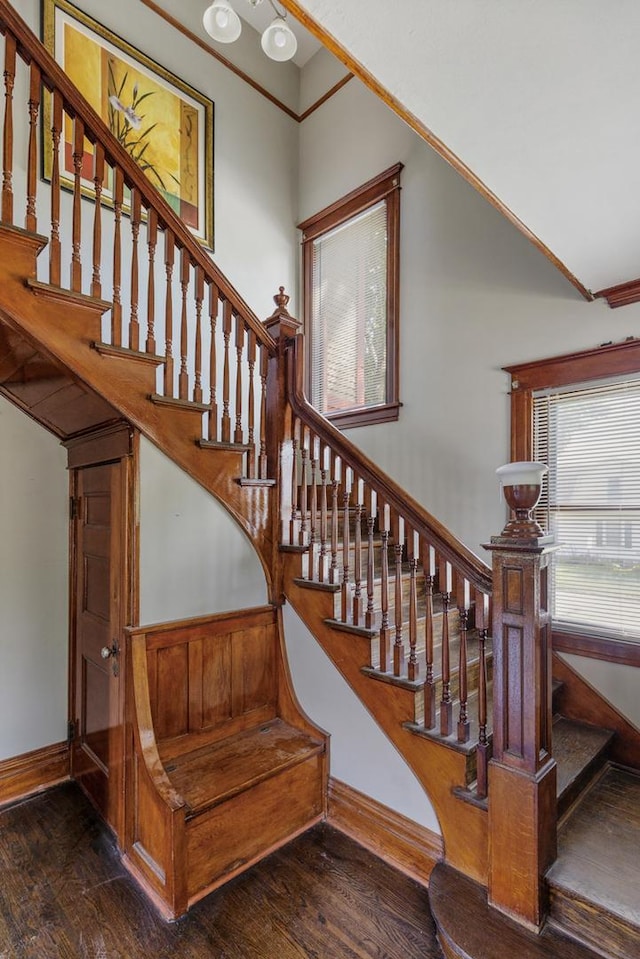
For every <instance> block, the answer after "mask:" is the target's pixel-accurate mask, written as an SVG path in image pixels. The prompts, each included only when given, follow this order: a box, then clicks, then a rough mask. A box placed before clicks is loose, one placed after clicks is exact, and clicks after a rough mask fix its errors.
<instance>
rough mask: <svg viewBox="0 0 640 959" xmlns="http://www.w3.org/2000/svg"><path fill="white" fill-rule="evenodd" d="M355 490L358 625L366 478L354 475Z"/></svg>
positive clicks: (357, 619) (355, 607)
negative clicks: (358, 477)
mask: <svg viewBox="0 0 640 959" xmlns="http://www.w3.org/2000/svg"><path fill="white" fill-rule="evenodd" d="M353 488H354V490H355V491H356V504H355V506H356V525H355V534H354V555H353V582H354V590H353V622H354V624H355V625H356V626H358V625H359V624H360V619H361V617H362V606H363V603H362V510H363V502H364V480H361V479H357V480H356V478H355V477H354V487H353Z"/></svg>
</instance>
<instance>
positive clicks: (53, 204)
mask: <svg viewBox="0 0 640 959" xmlns="http://www.w3.org/2000/svg"><path fill="white" fill-rule="evenodd" d="M0 29H1V30H2V32H3V33H4V97H3V100H4V116H3V122H2V133H3V144H2V194H1V198H0V218H1V222H2V224H4V225H9V226H17V227H24V228H25V229H27V230H29V231H30V232H33V233H36V232H39V233H40V234H44V235H45V236H46V237H47V239H48V256H46V254H45V255H43V256H42V257H41V258H40V262H39V267H38V269H39V277H38V278H39V279H40V280H41V281H43V282H46V283H49V284H52V285H53V286H55V287H62V288H63V289H66V290H68V291H70V292H73V293H75V294H84V295H87V296H91V297H94V298H98V299H102V300H104V301H106V302H107V303H108V309H107V311H106V313H105V314H104V320H103V329H102V340H103V342H104V343H105V344H106V345H108V346H110V347H112V348H116V349H118V350H120V349H125V350H129V351H132V352H133V353H135V354H139V355H140V354H142V355H146V356H149V357H151V358H154V357H155V358H157V362H158V365H159V373H158V382H157V391H158V394H159V395H161V396H162V397H164V398H165V399H169V400H175V401H176V402H177V403H178V404H185V403H187V404H196V408H201V409H202V412H203V439H204V440H206V441H209V442H213V443H222V444H229V445H231V446H232V447H235V448H242V449H245V450H246V453H247V455H246V467H245V476H246V477H248V478H250V479H256V480H259V479H265V478H266V464H267V456H266V443H265V437H266V433H267V431H266V424H265V411H266V408H267V407H266V388H267V368H268V358H269V355H270V354H271V353H272V352H273V350H274V343H273V340H272V338H271V337H270V335H269V333H268V332H267V331H266V330H265V329H264V327H263V325H262V324H261V323H260V321H259V320H258V319H257V317H256V316H255V314H253V312H252V311H251V310H250V308H249V307H248V306H247V305H246V303H244V301H243V300H242V298H241V297H240V296H239V294H237V293H236V291H235V290H234V289H233V287H232V286H231V285H230V284H229V283H228V281H227V280H226V279H225V278H224V276H223V275H222V274H220V272H219V271H218V270H217V268H216V267H215V264H214V263H213V261H212V260H211V258H210V257H209V256H208V255H207V253H206V252H205V251H204V250H203V249H202V248H201V247H200V245H199V243H198V242H197V241H196V240H195V239H194V238H193V237H192V236H191V234H190V233H189V232H188V230H187V229H186V228H185V227H184V225H183V224H182V223H181V222H180V221H179V220H178V218H177V217H176V216H175V214H174V213H173V211H172V210H171V209H170V208H169V206H168V205H167V204H166V203H165V202H164V200H163V198H162V197H161V196H160V194H158V193H157V191H156V190H155V189H154V187H153V186H152V185H151V184H150V183H149V182H148V181H147V180H146V178H145V176H144V174H142V172H141V171H140V170H139V169H138V167H137V166H136V165H135V163H134V161H133V160H132V159H131V157H129V155H128V154H127V152H126V151H125V150H124V149H123V148H122V147H121V146H120V144H119V143H118V142H117V141H116V140H115V139H114V137H113V136H112V135H111V134H110V132H109V130H108V129H107V127H106V126H105V125H104V124H103V123H102V121H101V120H100V119H99V118H98V117H97V115H96V114H94V113H93V111H92V110H91V109H90V107H88V105H87V104H85V103H84V101H83V100H82V99H81V97H80V96H79V94H78V93H77V91H75V89H74V88H73V87H72V86H71V85H70V84H69V81H68V79H67V78H66V77H65V75H64V74H63V73H62V71H60V69H59V67H58V66H57V65H56V64H55V62H54V61H53V60H52V59H51V57H49V55H48V54H47V52H46V51H45V50H44V48H43V47H41V45H40V44H39V42H38V41H37V40H36V38H35V37H34V36H33V35H32V34H31V33H30V32H29V30H28V28H27V27H26V26H25V25H24V24H23V23H22V21H20V19H19V17H18V16H17V14H15V11H12V9H11V8H10V7H9V6H8V5H7V4H6V3H4V2H0ZM41 170H44V171H45V174H46V178H45V179H42V178H41V176H40V172H41Z"/></svg>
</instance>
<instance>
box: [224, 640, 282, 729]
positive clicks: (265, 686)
mask: <svg viewBox="0 0 640 959" xmlns="http://www.w3.org/2000/svg"><path fill="white" fill-rule="evenodd" d="M233 643H234V656H236V655H238V654H239V655H240V657H241V662H242V666H241V670H240V671H239V675H240V677H241V682H242V695H241V698H240V702H241V704H242V707H241V709H242V712H243V713H246V712H250V711H251V710H253V709H257V708H258V707H259V706H267V705H269V704H270V703H273V702H275V697H276V675H275V635H274V630H273V627H270V626H262V627H260V628H258V629H252V630H243V631H242V633H235V634H234V636H233Z"/></svg>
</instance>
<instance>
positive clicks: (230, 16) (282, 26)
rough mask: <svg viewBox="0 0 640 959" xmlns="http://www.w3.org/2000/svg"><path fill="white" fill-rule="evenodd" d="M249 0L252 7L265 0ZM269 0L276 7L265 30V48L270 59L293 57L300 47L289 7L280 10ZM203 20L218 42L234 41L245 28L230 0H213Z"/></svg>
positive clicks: (210, 33) (263, 41)
mask: <svg viewBox="0 0 640 959" xmlns="http://www.w3.org/2000/svg"><path fill="white" fill-rule="evenodd" d="M247 2H248V3H250V4H251V6H252V7H257V6H258V4H259V3H262V0H247ZM269 3H270V4H271V6H272V7H273V12H274V13H275V19H274V20H272V22H271V23H270V24H269V26H268V27H267V29H266V30H265V31H264V33H263V34H262V39H261V41H260V42H261V45H262V49H263V50H264V52H265V53H266V55H267V56H268V57H270V59H271V60H278V61H279V62H283V61H285V60H291V58H292V57H294V56H295V54H296V50H297V49H298V41H297V40H296V35H295V33H294V32H293V30H292V29H291V27H290V26H289V24H288V23H287V12H286V10H285V11H283V12H282V13H280V11H279V10H278V8H277V7H276V5H275V4H274V2H273V0H269ZM202 23H203V25H204V28H205V30H206V31H207V33H208V34H209V36H210V37H212V38H213V39H214V40H218V42H219V43H233V41H234V40H237V39H238V37H239V36H240V33H241V31H242V21H241V20H240V17H239V16H238V14H237V13H236V11H235V10H234V9H233V7H232V6H231V3H230V2H229V0H213V3H212V4H211V6H210V7H207V9H206V10H205V12H204V16H203V17H202Z"/></svg>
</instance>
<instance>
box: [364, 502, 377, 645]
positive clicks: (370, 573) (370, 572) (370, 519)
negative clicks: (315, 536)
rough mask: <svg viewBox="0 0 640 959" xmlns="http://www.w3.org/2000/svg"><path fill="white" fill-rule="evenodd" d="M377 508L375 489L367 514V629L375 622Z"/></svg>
mask: <svg viewBox="0 0 640 959" xmlns="http://www.w3.org/2000/svg"><path fill="white" fill-rule="evenodd" d="M376 508H377V495H376V492H375V490H371V499H370V504H369V513H368V515H367V611H366V613H365V616H364V624H365V626H366V627H367V629H373V624H374V622H375V606H374V603H373V597H374V595H375V556H374V553H375V547H374V543H373V531H374V528H375V525H376Z"/></svg>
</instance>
